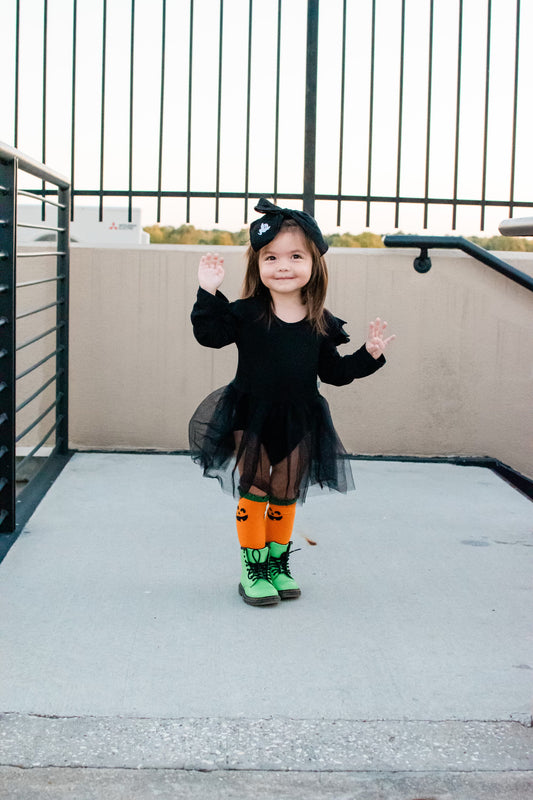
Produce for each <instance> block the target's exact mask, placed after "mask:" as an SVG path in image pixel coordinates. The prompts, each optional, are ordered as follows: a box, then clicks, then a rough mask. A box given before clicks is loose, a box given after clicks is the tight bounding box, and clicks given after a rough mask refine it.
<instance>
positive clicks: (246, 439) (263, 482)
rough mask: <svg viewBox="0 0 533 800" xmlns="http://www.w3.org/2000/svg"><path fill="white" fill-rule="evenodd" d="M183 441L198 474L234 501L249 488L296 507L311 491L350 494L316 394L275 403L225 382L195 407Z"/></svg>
mask: <svg viewBox="0 0 533 800" xmlns="http://www.w3.org/2000/svg"><path fill="white" fill-rule="evenodd" d="M189 442H190V448H191V455H192V457H193V460H194V461H195V462H196V463H197V464H199V465H200V466H201V467H202V469H203V472H204V475H205V476H206V477H210V478H216V479H217V480H218V481H219V483H220V485H221V487H222V489H223V490H224V491H226V492H229V493H231V494H233V495H234V496H238V493H239V490H240V491H242V492H248V491H250V490H251V489H252V487H255V488H257V489H261V490H262V491H264V492H266V493H267V494H269V495H273V496H274V497H278V498H294V497H297V498H298V500H299V501H300V502H303V501H304V500H305V497H306V495H307V493H308V490H309V489H310V488H311V487H315V488H319V489H330V490H334V491H338V492H343V493H344V492H347V491H349V490H351V489H353V488H354V484H353V477H352V471H351V466H350V461H349V459H348V458H347V455H346V451H345V449H344V447H343V445H342V443H341V441H340V439H339V437H338V435H337V433H336V431H335V429H334V427H333V422H332V420H331V415H330V411H329V406H328V404H327V402H326V400H325V399H324V398H323V397H321V396H320V395H319V394H316V395H315V396H314V397H312V398H311V399H307V400H304V401H301V400H291V401H283V402H278V401H271V400H269V399H268V398H257V397H253V398H252V397H251V396H250V395H249V394H247V393H244V392H242V391H240V390H239V389H238V388H237V387H236V386H235V385H234V384H229V386H225V387H223V388H221V389H217V390H216V391H215V392H212V394H210V395H209V396H208V397H206V399H205V400H204V401H203V402H202V403H201V404H200V405H199V406H198V408H197V409H196V411H195V412H194V415H193V417H192V419H191V421H190V423H189Z"/></svg>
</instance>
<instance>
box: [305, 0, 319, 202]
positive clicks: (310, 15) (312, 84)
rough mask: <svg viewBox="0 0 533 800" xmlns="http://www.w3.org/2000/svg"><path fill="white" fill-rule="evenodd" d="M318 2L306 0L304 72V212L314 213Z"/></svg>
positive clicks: (317, 0)
mask: <svg viewBox="0 0 533 800" xmlns="http://www.w3.org/2000/svg"><path fill="white" fill-rule="evenodd" d="M318 7H319V0H307V63H306V72H305V140H304V186H303V206H304V211H307V213H308V214H311V216H314V213H315V171H316V90H317V73H318Z"/></svg>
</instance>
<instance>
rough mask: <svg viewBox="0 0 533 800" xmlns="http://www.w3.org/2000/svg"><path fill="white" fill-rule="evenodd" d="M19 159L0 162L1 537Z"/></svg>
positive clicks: (6, 516)
mask: <svg viewBox="0 0 533 800" xmlns="http://www.w3.org/2000/svg"><path fill="white" fill-rule="evenodd" d="M16 238H17V159H16V158H15V159H10V160H9V161H1V160H0V533H12V531H14V530H15V525H16V519H15V508H16V484H15V468H16V461H15V456H16V453H15V435H16V411H15V409H16V400H15V383H16V377H15V334H16V299H15V287H16V252H17V250H16Z"/></svg>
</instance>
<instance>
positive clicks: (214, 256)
mask: <svg viewBox="0 0 533 800" xmlns="http://www.w3.org/2000/svg"><path fill="white" fill-rule="evenodd" d="M223 263H224V259H223V258H222V256H219V255H218V253H206V254H205V255H204V256H202V258H201V259H200V264H199V266H198V283H199V284H200V286H201V288H202V289H205V291H206V292H209V293H210V294H216V292H217V289H218V288H219V286H221V284H222V281H223V280H224V267H223V266H222V265H223Z"/></svg>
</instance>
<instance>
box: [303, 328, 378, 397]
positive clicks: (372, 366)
mask: <svg viewBox="0 0 533 800" xmlns="http://www.w3.org/2000/svg"><path fill="white" fill-rule="evenodd" d="M384 364H385V356H383V355H381V356H380V357H379V358H374V357H373V356H371V355H370V353H369V352H368V350H367V349H366V347H365V345H363V346H362V347H360V348H359V350H356V351H355V353H352V354H351V355H346V356H341V355H340V353H339V352H338V350H337V348H336V347H335V345H334V344H333V342H332V341H331V339H325V340H324V341H323V342H322V346H321V348H320V356H319V361H318V377H319V378H320V380H321V381H323V382H324V383H331V384H333V385H334V386H346V384H348V383H351V382H352V381H353V380H355V379H356V378H366V377H367V376H368V375H372V374H373V373H374V372H376V371H377V370H378V369H379V368H380V367H382V366H383V365H384Z"/></svg>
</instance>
